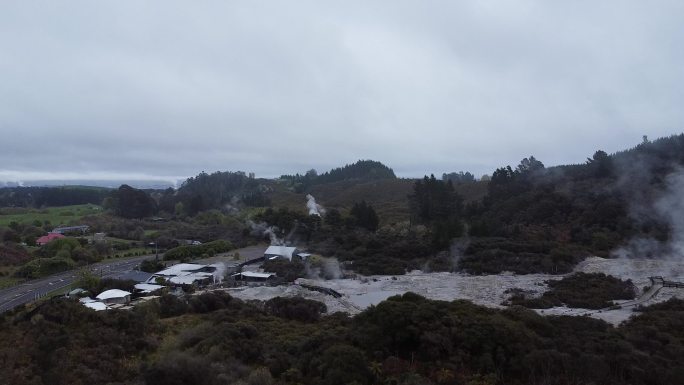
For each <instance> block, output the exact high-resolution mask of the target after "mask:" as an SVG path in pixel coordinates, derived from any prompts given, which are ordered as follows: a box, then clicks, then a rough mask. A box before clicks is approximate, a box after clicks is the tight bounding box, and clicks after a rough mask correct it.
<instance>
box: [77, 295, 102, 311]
mask: <svg viewBox="0 0 684 385" xmlns="http://www.w3.org/2000/svg"><path fill="white" fill-rule="evenodd" d="M79 302H81V303H82V304H83V306H85V307H87V308H89V309H93V310H95V311H101V310H107V309H109V307H108V306H107V305H105V304H104V303H102V302H100V301H96V300H94V299H92V298H81V299H80V300H79Z"/></svg>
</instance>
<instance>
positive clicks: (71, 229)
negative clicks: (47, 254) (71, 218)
mask: <svg viewBox="0 0 684 385" xmlns="http://www.w3.org/2000/svg"><path fill="white" fill-rule="evenodd" d="M88 230H90V226H88V225H81V226H62V227H55V228H54V229H52V232H53V233H58V234H67V233H81V234H85V233H87V232H88Z"/></svg>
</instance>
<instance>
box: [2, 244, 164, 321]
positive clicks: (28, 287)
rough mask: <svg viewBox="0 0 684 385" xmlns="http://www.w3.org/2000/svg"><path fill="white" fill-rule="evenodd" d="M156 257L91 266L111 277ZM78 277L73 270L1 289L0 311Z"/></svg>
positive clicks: (146, 256)
mask: <svg viewBox="0 0 684 385" xmlns="http://www.w3.org/2000/svg"><path fill="white" fill-rule="evenodd" d="M149 258H154V255H142V256H139V257H131V258H126V259H120V260H116V261H111V262H100V263H96V264H93V265H90V266H89V269H90V271H92V272H93V273H94V274H96V275H99V276H101V277H111V276H115V275H118V274H121V273H125V272H127V271H131V270H133V268H135V266H136V265H137V264H139V263H140V261H142V260H145V259H149ZM77 279H78V271H77V270H71V271H66V272H64V273H59V274H55V275H51V276H49V277H46V278H41V279H36V280H32V281H26V282H24V283H21V284H19V285H16V286H12V287H9V288H6V289H2V290H0V313H4V312H6V311H7V310H11V309H13V308H15V307H17V306H19V305H22V304H25V303H27V302H31V301H33V300H35V299H37V298H40V297H43V296H45V295H46V294H47V293H50V292H52V291H55V290H57V289H62V288H64V287H67V286H69V285H71V284H72V283H73V282H74V281H76V280H77Z"/></svg>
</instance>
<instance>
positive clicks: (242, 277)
mask: <svg viewBox="0 0 684 385" xmlns="http://www.w3.org/2000/svg"><path fill="white" fill-rule="evenodd" d="M275 276H276V275H275V274H273V273H257V272H253V271H243V272H242V273H236V274H233V275H232V277H233V279H235V280H236V281H245V282H263V283H266V282H268V281H269V280H272V279H273V278H275Z"/></svg>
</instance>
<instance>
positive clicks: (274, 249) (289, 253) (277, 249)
mask: <svg viewBox="0 0 684 385" xmlns="http://www.w3.org/2000/svg"><path fill="white" fill-rule="evenodd" d="M296 254H297V248H296V247H288V246H269V247H268V249H266V251H265V252H264V259H265V260H269V259H276V258H284V259H287V260H288V261H292V257H293V256H295V255H296Z"/></svg>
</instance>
